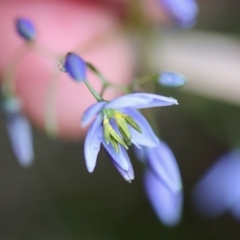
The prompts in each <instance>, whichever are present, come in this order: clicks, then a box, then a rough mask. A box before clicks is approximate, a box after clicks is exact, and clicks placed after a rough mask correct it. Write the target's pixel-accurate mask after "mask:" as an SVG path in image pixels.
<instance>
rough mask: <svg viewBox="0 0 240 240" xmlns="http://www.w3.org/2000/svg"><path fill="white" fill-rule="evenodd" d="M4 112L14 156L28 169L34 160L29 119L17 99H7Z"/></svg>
mask: <svg viewBox="0 0 240 240" xmlns="http://www.w3.org/2000/svg"><path fill="white" fill-rule="evenodd" d="M3 111H4V115H5V118H6V125H7V133H8V137H9V139H10V143H11V146H12V149H13V151H14V154H15V156H16V158H17V159H18V162H19V164H20V165H21V166H23V167H28V166H30V165H31V164H32V162H33V158H34V156H33V155H34V153H33V146H32V132H31V126H30V123H29V121H28V119H27V118H26V117H25V116H24V115H23V114H22V113H21V102H20V101H19V100H18V99H17V98H10V99H5V100H4V102H3Z"/></svg>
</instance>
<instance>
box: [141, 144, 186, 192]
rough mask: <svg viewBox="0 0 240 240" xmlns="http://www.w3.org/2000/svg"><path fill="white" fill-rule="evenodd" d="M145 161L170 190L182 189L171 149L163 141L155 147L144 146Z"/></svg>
mask: <svg viewBox="0 0 240 240" xmlns="http://www.w3.org/2000/svg"><path fill="white" fill-rule="evenodd" d="M146 152H147V154H146V155H147V163H148V166H149V167H150V169H151V170H152V171H153V173H155V175H156V176H157V177H158V178H159V179H160V180H162V181H163V183H164V184H165V185H166V186H167V187H168V188H169V189H170V190H171V191H172V192H178V191H180V190H181V189H182V182H181V177H180V172H179V169H178V165H177V161H176V159H175V157H174V155H173V153H172V151H171V149H170V148H169V147H168V146H167V144H165V143H164V142H163V141H161V142H160V143H159V145H158V146H157V147H155V148H146Z"/></svg>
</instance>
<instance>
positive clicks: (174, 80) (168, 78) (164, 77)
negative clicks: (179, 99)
mask: <svg viewBox="0 0 240 240" xmlns="http://www.w3.org/2000/svg"><path fill="white" fill-rule="evenodd" d="M158 83H159V84H160V85H162V86H164V87H168V88H178V87H182V86H184V85H185V84H186V79H185V78H184V77H183V76H182V75H180V74H177V73H174V72H163V73H162V74H161V75H160V76H159V78H158Z"/></svg>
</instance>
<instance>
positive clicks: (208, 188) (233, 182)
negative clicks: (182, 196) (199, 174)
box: [193, 149, 240, 219]
mask: <svg viewBox="0 0 240 240" xmlns="http://www.w3.org/2000/svg"><path fill="white" fill-rule="evenodd" d="M239 185H240V149H238V150H234V151H232V152H229V153H227V154H225V155H224V156H222V157H221V158H220V159H219V160H218V161H217V162H216V163H215V164H214V165H213V166H212V167H211V168H210V170H209V171H208V172H207V173H206V175H205V176H204V177H203V178H202V179H201V181H200V182H199V183H198V184H197V186H196V187H195V189H194V191H193V200H194V201H193V203H194V206H195V208H196V210H197V211H198V212H199V213H200V214H201V215H203V216H206V217H217V216H219V215H220V214H222V213H224V212H226V211H230V212H231V213H232V215H233V216H234V217H236V218H238V219H240V207H239V206H240V205H239V203H240V189H239Z"/></svg>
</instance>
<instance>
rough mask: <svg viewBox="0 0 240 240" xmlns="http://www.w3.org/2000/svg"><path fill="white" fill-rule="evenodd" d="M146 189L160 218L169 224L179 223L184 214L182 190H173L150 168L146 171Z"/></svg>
mask: <svg viewBox="0 0 240 240" xmlns="http://www.w3.org/2000/svg"><path fill="white" fill-rule="evenodd" d="M144 180H145V189H146V192H147V195H148V197H149V199H150V201H151V203H152V206H153V208H154V210H155V213H156V214H157V216H158V218H159V219H160V220H161V221H162V222H163V223H164V224H165V225H167V226H174V225H176V224H178V223H179V221H180V219H181V215H182V203H183V194H182V191H179V192H172V191H171V190H170V189H169V188H168V187H166V185H165V184H164V183H163V182H162V181H161V180H159V178H158V177H157V176H156V175H155V174H154V173H153V172H152V171H150V170H148V171H147V172H146V173H145V179H144Z"/></svg>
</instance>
